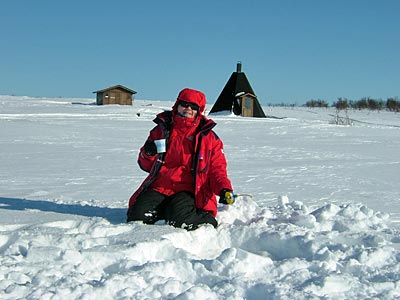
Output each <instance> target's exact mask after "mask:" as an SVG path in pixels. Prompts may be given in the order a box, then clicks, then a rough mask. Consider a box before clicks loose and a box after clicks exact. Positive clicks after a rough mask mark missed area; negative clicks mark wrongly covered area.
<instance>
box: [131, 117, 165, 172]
mask: <svg viewBox="0 0 400 300" xmlns="http://www.w3.org/2000/svg"><path fill="white" fill-rule="evenodd" d="M160 136H161V128H160V126H159V125H158V126H156V127H154V128H153V129H152V130H151V131H150V134H149V136H148V137H147V139H146V142H147V141H154V140H157V139H159V138H160ZM156 160H157V155H153V156H151V155H147V154H146V153H145V151H144V144H143V146H142V147H141V148H140V151H139V156H138V160H137V162H138V164H139V167H140V168H141V169H142V170H143V171H145V172H147V173H149V172H150V171H151V169H152V167H153V165H154V162H155V161H156Z"/></svg>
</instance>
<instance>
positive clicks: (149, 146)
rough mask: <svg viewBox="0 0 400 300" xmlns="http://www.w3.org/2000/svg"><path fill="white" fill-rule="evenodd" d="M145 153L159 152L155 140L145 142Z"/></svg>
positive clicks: (154, 153) (151, 154) (153, 153)
mask: <svg viewBox="0 0 400 300" xmlns="http://www.w3.org/2000/svg"><path fill="white" fill-rule="evenodd" d="M144 153H146V155H150V156H153V155H156V154H157V146H156V144H154V142H153V141H146V143H145V144H144Z"/></svg>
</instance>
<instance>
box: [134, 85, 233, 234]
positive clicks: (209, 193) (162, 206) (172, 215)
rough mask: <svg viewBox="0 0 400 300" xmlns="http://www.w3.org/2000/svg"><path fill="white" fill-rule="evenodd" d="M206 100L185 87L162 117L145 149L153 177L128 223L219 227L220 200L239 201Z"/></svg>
mask: <svg viewBox="0 0 400 300" xmlns="http://www.w3.org/2000/svg"><path fill="white" fill-rule="evenodd" d="M205 106H206V96H205V95H204V94H203V93H202V92H200V91H197V90H193V89H189V88H185V89H183V90H182V91H181V92H180V93H179V95H178V97H177V100H176V102H175V104H174V106H173V107H172V111H164V112H162V113H160V114H158V115H157V116H156V118H155V119H154V122H155V123H156V124H157V125H156V126H155V127H154V128H153V129H152V130H151V131H150V135H149V137H148V138H147V140H146V142H145V144H144V145H143V146H142V147H141V148H140V153H139V157H138V164H139V166H140V168H141V169H142V170H144V171H146V172H148V173H149V175H148V176H147V178H146V179H145V180H144V181H143V183H142V184H141V186H140V187H139V188H138V190H137V191H136V192H135V193H134V194H133V195H132V196H131V198H130V199H129V208H128V212H127V222H130V221H143V223H145V224H154V223H155V222H157V221H159V220H166V221H167V223H168V224H169V225H172V226H175V227H180V228H185V229H187V230H194V229H196V228H198V226H199V225H201V224H211V225H213V226H214V227H217V225H218V222H217V220H216V219H215V216H216V215H217V198H216V195H219V197H220V198H219V202H220V203H223V204H231V203H233V202H234V194H233V188H232V184H231V181H230V180H229V178H228V175H227V171H226V168H227V163H226V159H225V155H224V151H223V143H222V141H221V139H220V138H219V137H218V136H217V135H216V133H215V132H214V131H213V128H214V126H215V125H216V123H215V122H214V121H213V120H211V119H208V118H207V117H205V116H204V114H203V112H204V109H205Z"/></svg>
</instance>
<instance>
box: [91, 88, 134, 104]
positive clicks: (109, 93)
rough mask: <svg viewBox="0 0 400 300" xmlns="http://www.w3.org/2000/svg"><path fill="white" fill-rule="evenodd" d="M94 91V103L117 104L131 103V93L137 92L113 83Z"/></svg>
mask: <svg viewBox="0 0 400 300" xmlns="http://www.w3.org/2000/svg"><path fill="white" fill-rule="evenodd" d="M93 93H96V94H97V96H96V104H97V105H107V104H119V105H132V102H133V95H134V94H136V93H137V92H135V91H133V90H131V89H128V88H127V87H125V86H122V85H115V86H112V87H109V88H106V89H103V90H100V91H95V92H93Z"/></svg>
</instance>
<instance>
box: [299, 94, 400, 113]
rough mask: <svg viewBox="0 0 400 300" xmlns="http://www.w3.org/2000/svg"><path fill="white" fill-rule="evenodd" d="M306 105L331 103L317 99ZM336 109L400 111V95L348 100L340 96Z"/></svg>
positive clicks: (327, 104)
mask: <svg viewBox="0 0 400 300" xmlns="http://www.w3.org/2000/svg"><path fill="white" fill-rule="evenodd" d="M304 106H306V107H326V108H327V107H329V103H328V102H327V101H325V100H321V99H317V100H310V101H307V102H306V104H305V105H304ZM332 107H336V109H339V110H341V109H348V108H353V109H370V110H383V109H386V110H389V111H395V112H400V100H399V98H398V97H394V98H388V99H387V100H386V101H384V100H382V99H373V98H370V97H364V98H361V99H360V100H348V99H347V98H338V101H336V102H334V103H333V104H332Z"/></svg>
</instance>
